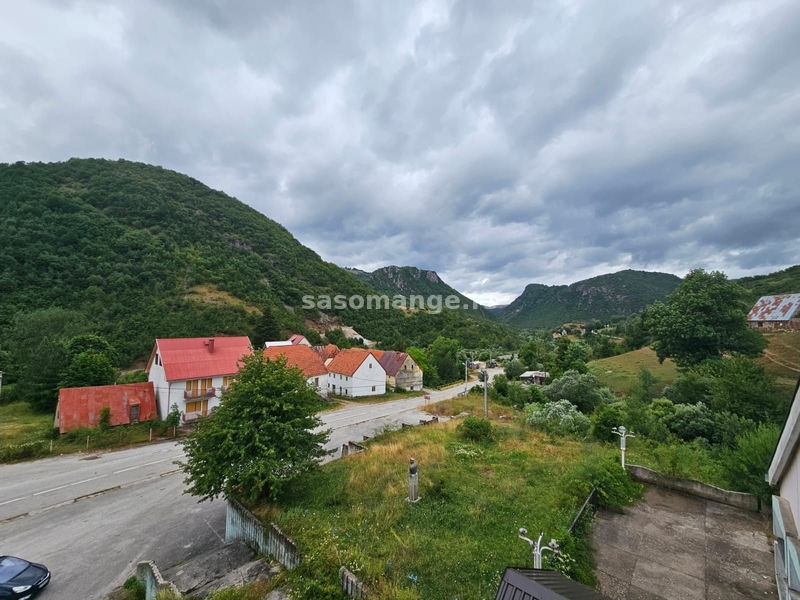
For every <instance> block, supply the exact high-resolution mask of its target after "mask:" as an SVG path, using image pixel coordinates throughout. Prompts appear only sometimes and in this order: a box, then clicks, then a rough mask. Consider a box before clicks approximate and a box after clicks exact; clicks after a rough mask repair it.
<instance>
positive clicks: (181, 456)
mask: <svg viewBox="0 0 800 600" xmlns="http://www.w3.org/2000/svg"><path fill="white" fill-rule="evenodd" d="M176 458H183V454H178V455H177V456H171V457H170V458H162V459H161V460H154V461H153V462H149V463H145V464H143V465H136V466H135V467H128V468H127V469H120V470H119V471H114V472H113V473H112V475H117V474H118V473H125V472H127V471H133V470H134V469H141V468H142V467H149V466H150V465H157V464H158V463H162V462H167V461H168V460H174V459H176Z"/></svg>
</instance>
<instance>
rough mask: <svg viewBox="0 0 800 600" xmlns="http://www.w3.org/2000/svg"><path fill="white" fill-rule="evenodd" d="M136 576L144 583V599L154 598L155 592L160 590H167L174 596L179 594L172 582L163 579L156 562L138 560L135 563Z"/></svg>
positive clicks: (178, 596)
mask: <svg viewBox="0 0 800 600" xmlns="http://www.w3.org/2000/svg"><path fill="white" fill-rule="evenodd" d="M136 578H137V579H138V580H139V581H141V582H142V583H143V584H144V590H145V596H144V597H145V600H154V598H155V597H156V594H158V592H160V591H161V590H169V591H170V592H172V593H173V594H174V596H175V597H176V598H180V597H181V594H180V592H179V591H178V588H176V587H175V584H174V583H171V582H169V581H164V578H163V577H161V571H159V570H158V567H157V566H156V563H154V562H153V561H151V560H148V561H144V562H140V563H139V564H138V565H136Z"/></svg>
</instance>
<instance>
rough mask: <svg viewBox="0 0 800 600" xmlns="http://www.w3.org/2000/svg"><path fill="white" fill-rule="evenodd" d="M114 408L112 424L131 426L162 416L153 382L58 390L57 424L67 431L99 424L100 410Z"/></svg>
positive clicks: (112, 409)
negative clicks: (159, 411) (159, 413)
mask: <svg viewBox="0 0 800 600" xmlns="http://www.w3.org/2000/svg"><path fill="white" fill-rule="evenodd" d="M105 406H107V407H108V408H109V410H110V411H111V425H112V426H115V425H130V424H133V423H139V422H140V421H152V420H153V419H155V418H156V417H157V416H158V412H157V407H156V396H155V391H154V388H153V384H152V382H147V383H126V384H120V385H96V386H91V387H79V388H62V389H60V390H58V405H57V406H56V417H55V427H58V430H59V432H61V433H66V432H67V431H71V430H73V429H78V428H79V427H97V426H98V424H99V422H100V411H101V410H102V408H103V407H105Z"/></svg>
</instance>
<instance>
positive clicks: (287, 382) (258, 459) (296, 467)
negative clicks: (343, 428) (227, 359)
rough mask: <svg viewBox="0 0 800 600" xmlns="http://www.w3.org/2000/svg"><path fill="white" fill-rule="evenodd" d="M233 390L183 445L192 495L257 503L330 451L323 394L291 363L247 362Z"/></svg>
mask: <svg viewBox="0 0 800 600" xmlns="http://www.w3.org/2000/svg"><path fill="white" fill-rule="evenodd" d="M242 363H243V364H242V366H241V368H240V369H239V373H238V374H237V376H236V379H235V380H234V382H233V384H232V385H231V388H230V390H229V391H228V393H227V394H225V395H224V396H223V398H222V401H221V403H220V406H219V407H218V408H217V409H216V410H215V411H214V413H213V414H212V415H211V416H209V417H207V418H206V419H203V420H202V421H200V422H199V423H198V426H197V430H196V431H195V432H194V433H193V434H192V435H191V436H189V437H188V438H186V440H185V441H184V442H183V444H184V449H185V452H186V463H185V465H184V469H185V471H186V474H187V477H186V483H187V485H188V486H189V493H191V494H193V495H195V496H199V497H200V499H201V500H212V499H214V498H216V497H217V496H220V495H223V496H225V497H227V498H240V499H244V500H248V501H253V500H255V499H257V498H261V497H269V496H273V495H274V494H276V493H277V492H278V491H279V490H280V488H281V487H282V486H283V485H284V484H286V483H287V482H288V481H290V480H291V479H293V478H295V477H297V476H298V475H300V474H301V473H304V472H306V471H309V470H311V469H313V468H314V467H315V466H316V465H317V462H316V459H318V458H320V457H322V456H324V455H325V453H326V451H325V450H324V448H323V447H322V445H323V444H324V443H325V442H326V441H327V439H328V432H313V431H312V430H314V429H315V428H316V427H318V426H319V425H320V424H321V423H322V421H321V420H320V419H319V418H318V417H316V416H315V414H314V412H315V410H316V408H317V406H318V405H319V398H318V396H317V395H316V393H315V392H314V391H313V390H312V389H311V388H310V387H309V386H308V385H307V383H306V378H305V376H304V375H303V373H302V371H300V369H298V368H295V367H292V368H288V367H287V366H286V360H285V359H283V358H279V359H278V360H275V361H271V360H264V355H263V353H262V352H261V351H260V350H258V351H256V352H255V353H254V354H253V355H252V356H249V357H245V358H243V359H242Z"/></svg>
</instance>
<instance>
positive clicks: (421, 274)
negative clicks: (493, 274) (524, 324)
mask: <svg viewBox="0 0 800 600" xmlns="http://www.w3.org/2000/svg"><path fill="white" fill-rule="evenodd" d="M345 270H346V271H347V272H349V273H350V274H352V275H353V276H354V277H355V278H356V279H359V280H360V281H362V282H364V283H366V284H367V285H368V286H369V287H371V288H372V289H373V290H375V291H377V292H380V293H381V294H387V295H389V296H392V295H394V294H401V295H403V296H411V295H421V296H425V297H426V298H427V297H428V296H441V297H442V300H443V301H444V299H446V298H447V296H457V297H458V298H459V300H460V302H461V305H462V307H463V306H464V305H467V306H468V310H469V312H471V313H474V314H478V315H481V316H483V317H486V318H493V317H492V313H491V311H490V310H488V309H487V308H485V307H483V306H481V305H480V304H478V303H477V302H474V301H473V300H471V299H470V298H467V297H466V296H465V295H464V294H462V293H461V292H459V291H458V290H456V289H454V288H452V287H451V286H449V285H448V284H447V283H445V282H444V281H443V280H442V278H441V277H439V275H438V274H437V273H436V271H429V270H426V269H419V268H417V267H398V266H395V265H390V266H388V267H381V268H380V269H376V270H375V271H372V272H371V273H368V272H367V271H362V270H361V269H352V268H347V269H345Z"/></svg>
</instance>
